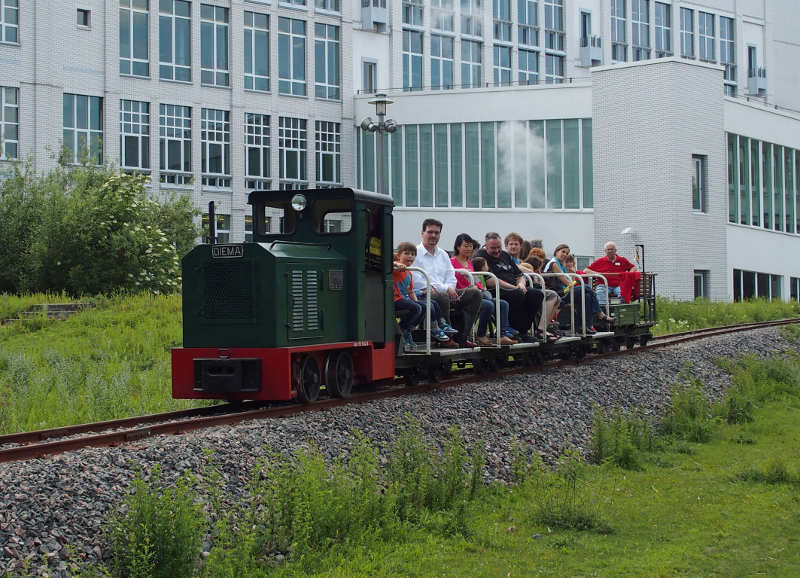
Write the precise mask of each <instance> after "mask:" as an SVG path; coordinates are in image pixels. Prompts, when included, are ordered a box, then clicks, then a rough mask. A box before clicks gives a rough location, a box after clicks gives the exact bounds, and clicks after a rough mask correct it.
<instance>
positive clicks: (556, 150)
mask: <svg viewBox="0 0 800 578" xmlns="http://www.w3.org/2000/svg"><path fill="white" fill-rule="evenodd" d="M545 130H546V132H547V206H548V207H549V208H551V209H560V208H561V207H562V199H561V121H560V120H548V121H546V126H545Z"/></svg>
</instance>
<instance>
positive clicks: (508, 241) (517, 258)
mask: <svg viewBox="0 0 800 578" xmlns="http://www.w3.org/2000/svg"><path fill="white" fill-rule="evenodd" d="M523 242H524V239H523V238H522V235H520V234H519V233H509V234H508V235H506V238H505V239H503V244H504V245H505V247H506V252H507V253H508V254H509V255H511V258H512V259H513V260H514V263H516V264H517V265H519V264H520V263H521V262H522V259H524V258H525V256H524V255H523V254H522V252H521V251H522V243H523Z"/></svg>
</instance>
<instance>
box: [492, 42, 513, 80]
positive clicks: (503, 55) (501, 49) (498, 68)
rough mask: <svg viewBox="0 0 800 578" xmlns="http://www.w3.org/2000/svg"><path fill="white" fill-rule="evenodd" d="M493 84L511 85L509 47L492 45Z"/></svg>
mask: <svg viewBox="0 0 800 578" xmlns="http://www.w3.org/2000/svg"><path fill="white" fill-rule="evenodd" d="M493 72H494V86H511V47H510V46H498V45H496V44H495V46H494V69H493Z"/></svg>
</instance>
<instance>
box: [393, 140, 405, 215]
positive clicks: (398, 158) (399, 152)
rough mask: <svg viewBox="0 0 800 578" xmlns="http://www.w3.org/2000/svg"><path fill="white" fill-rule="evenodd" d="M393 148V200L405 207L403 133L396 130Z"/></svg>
mask: <svg viewBox="0 0 800 578" xmlns="http://www.w3.org/2000/svg"><path fill="white" fill-rule="evenodd" d="M390 138H391V147H392V165H391V171H392V175H391V179H392V198H393V199H394V204H395V205H398V206H402V205H403V131H402V130H396V131H395V132H393V133H392V135H391V137H390Z"/></svg>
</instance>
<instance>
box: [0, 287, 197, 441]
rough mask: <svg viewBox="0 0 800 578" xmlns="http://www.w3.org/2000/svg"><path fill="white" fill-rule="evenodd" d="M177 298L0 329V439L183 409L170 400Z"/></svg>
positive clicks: (118, 302)
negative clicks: (39, 430)
mask: <svg viewBox="0 0 800 578" xmlns="http://www.w3.org/2000/svg"><path fill="white" fill-rule="evenodd" d="M180 319H181V315H180V297H179V296H177V295H176V296H171V297H155V296H148V295H143V296H135V297H114V298H110V299H101V300H97V307H96V308H94V309H90V310H87V311H85V312H83V313H81V314H79V315H74V316H72V317H70V318H68V319H66V320H64V321H47V320H45V319H43V318H38V319H32V320H28V321H25V322H22V323H17V324H12V325H7V326H3V327H0V399H5V400H7V401H6V402H5V403H0V433H8V432H14V431H25V430H32V429H39V428H45V427H57V426H62V425H71V424H76V423H85V422H89V421H97V420H104V419H112V418H117V417H127V416H133V415H143V414H147V413H153V412H159V411H168V410H171V409H178V408H184V407H188V405H189V403H190V402H184V401H175V400H172V399H171V397H170V385H169V384H170V360H169V350H170V348H171V347H174V346H177V345H180V343H181V327H180Z"/></svg>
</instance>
